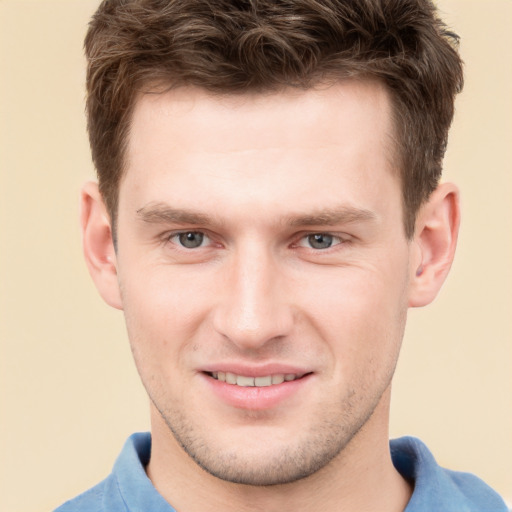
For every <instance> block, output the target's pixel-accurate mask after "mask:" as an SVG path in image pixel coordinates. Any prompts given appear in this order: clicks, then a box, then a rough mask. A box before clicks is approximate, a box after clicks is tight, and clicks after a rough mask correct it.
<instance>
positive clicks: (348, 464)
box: [147, 390, 411, 512]
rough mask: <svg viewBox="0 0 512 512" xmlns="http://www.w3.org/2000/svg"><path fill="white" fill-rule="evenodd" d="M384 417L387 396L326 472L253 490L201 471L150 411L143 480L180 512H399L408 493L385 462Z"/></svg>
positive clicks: (386, 418) (386, 408) (386, 414)
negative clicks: (148, 456)
mask: <svg viewBox="0 0 512 512" xmlns="http://www.w3.org/2000/svg"><path fill="white" fill-rule="evenodd" d="M388 411H389V390H388V392H387V393H386V395H385V396H384V397H383V400H382V401H381V404H379V406H378V407H377V409H376V410H375V412H374V414H373V416H372V417H371V418H370V420H369V421H368V422H367V424H365V426H364V427H363V428H362V429H361V430H360V431H359V432H358V434H357V435H356V436H355V437H354V438H353V439H352V440H351V441H350V443H349V444H348V445H347V446H346V447H345V448H344V450H343V451H342V452H341V453H340V454H339V455H338V456H337V457H335V458H334V459H333V460H332V461H331V462H330V463H329V464H327V466H325V467H324V468H322V469H321V470H319V471H317V472H316V473H315V474H313V475H311V476H309V477H307V478H303V479H301V480H298V481H296V482H293V483H289V484H284V485H273V486H264V487H258V486H250V485H241V484H234V483H231V482H226V481H223V480H220V479H218V478H216V477H214V476H212V475H210V474H209V473H207V472H206V471H204V470H203V469H201V468H200V467H199V466H198V465H197V464H196V463H195V462H194V461H193V460H192V459H191V458H190V457H189V456H188V455H187V454H186V453H185V452H184V451H183V449H182V448H181V446H180V445H179V444H178V443H177V442H176V440H175V439H174V437H173V435H172V433H171V432H170V431H169V429H168V427H167V425H166V424H165V422H164V421H163V419H162V418H161V416H160V414H159V413H158V412H157V411H156V410H155V409H154V407H152V411H151V416H152V418H151V424H152V450H151V460H150V463H149V464H148V467H147V474H148V477H149V478H150V479H151V481H152V482H153V485H154V486H155V487H156V489H157V490H158V491H159V492H160V494H161V495H162V496H163V497H164V498H165V499H166V500H167V501H168V502H169V503H170V504H171V505H172V506H173V507H174V508H175V509H176V510H179V511H180V512H210V511H211V512H213V511H217V510H219V509H220V510H223V511H224V512H255V511H260V510H265V511H267V512H288V511H290V512H291V511H294V512H305V511H311V510H322V511H323V512H331V511H332V512H334V511H340V510H347V511H358V512H370V511H372V512H401V511H403V510H404V509H405V507H406V505H407V502H408V501H409V498H410V496H411V488H410V485H409V484H408V483H407V482H406V481H405V480H404V479H403V478H402V477H401V476H400V474H399V473H398V472H397V471H396V469H395V468H394V466H393V463H392V460H391V455H390V451H389V440H388V429H387V422H388ZM383 426H384V428H383ZM376 432H377V433H378V435H377V434H376Z"/></svg>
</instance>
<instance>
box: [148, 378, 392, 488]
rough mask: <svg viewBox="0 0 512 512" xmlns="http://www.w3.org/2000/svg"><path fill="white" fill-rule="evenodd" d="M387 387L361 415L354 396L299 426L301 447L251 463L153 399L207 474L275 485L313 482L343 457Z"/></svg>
mask: <svg viewBox="0 0 512 512" xmlns="http://www.w3.org/2000/svg"><path fill="white" fill-rule="evenodd" d="M390 381H391V379H389V383H390ZM389 383H388V385H389ZM387 387H388V386H387V385H386V386H384V389H383V391H382V392H381V393H380V394H378V395H377V396H375V397H374V400H373V401H372V402H371V403H370V406H369V407H368V406H367V408H366V410H364V411H363V413H362V414H361V413H360V414H357V413H356V412H355V411H356V410H357V404H356V402H357V400H361V399H362V397H361V396H359V397H358V395H357V393H355V392H351V393H349V395H348V397H346V398H345V399H344V404H343V407H342V408H341V411H340V412H338V413H337V414H334V413H331V414H329V415H328V416H327V417H325V418H323V419H322V421H321V422H319V423H317V424H314V425H311V426H310V427H309V428H308V430H306V431H304V426H303V425H298V426H297V436H296V437H294V438H293V441H295V445H291V444H292V443H290V444H288V445H284V444H283V446H282V449H281V450H274V452H273V453H272V455H271V456H269V455H268V454H265V455H261V456H260V457H259V458H255V457H254V456H253V457H251V458H250V459H249V458H248V457H247V456H246V455H242V454H241V453H239V452H237V449H236V447H233V450H232V451H230V452H227V451H226V450H215V449H214V448H212V446H210V445H209V443H208V442H207V440H206V439H204V438H202V436H201V435H200V434H199V433H198V432H197V431H196V429H195V428H194V426H193V425H192V424H191V422H190V421H189V419H187V418H186V417H185V415H184V414H183V413H182V412H179V411H176V410H173V411H167V412H164V411H162V409H161V408H160V407H158V405H157V404H156V403H155V401H154V400H153V399H151V400H152V402H153V404H154V406H155V408H156V409H157V411H158V412H159V414H160V415H161V417H162V418H163V420H164V422H165V424H166V425H167V427H168V428H169V430H170V433H171V434H172V436H173V437H174V439H175V440H176V442H177V443H178V444H179V445H180V446H181V448H182V449H183V450H184V452H185V453H186V454H187V455H188V456H189V457H190V458H191V459H192V460H193V461H194V462H195V463H196V464H197V465H198V466H199V467H200V468H202V469H203V470H205V471H206V472H207V473H209V474H210V475H212V476H214V477H217V478H219V479H221V480H223V481H226V482H230V483H233V484H244V485H251V486H274V485H283V484H290V483H293V482H296V481H298V480H301V479H304V478H307V477H309V476H311V475H313V474H314V473H316V472H318V471H319V470H321V469H322V468H324V467H325V466H327V465H328V464H329V463H330V462H331V461H332V460H333V459H335V458H336V457H338V456H339V455H340V454H341V453H342V452H343V450H344V449H345V448H346V447H347V445H348V444H349V443H350V442H351V441H352V440H353V439H354V438H355V437H356V436H357V434H358V433H359V432H360V431H361V429H362V428H363V427H364V425H365V424H366V423H367V422H368V420H369V419H370V418H371V416H372V415H373V413H374V411H375V409H376V407H377V405H378V403H379V401H380V399H381V398H382V395H383V393H384V391H385V389H387ZM301 437H302V440H299V438H301ZM297 441H298V444H297ZM262 459H263V460H262Z"/></svg>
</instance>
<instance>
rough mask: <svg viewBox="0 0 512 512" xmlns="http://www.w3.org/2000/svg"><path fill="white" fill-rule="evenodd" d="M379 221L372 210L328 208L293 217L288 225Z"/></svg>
mask: <svg viewBox="0 0 512 512" xmlns="http://www.w3.org/2000/svg"><path fill="white" fill-rule="evenodd" d="M375 220H377V215H376V214H375V213H374V212H372V211H371V210H366V209H364V208H356V207H353V206H341V207H339V208H326V209H322V210H319V211H317V212H315V213H311V214H306V215H299V216H297V217H291V218H290V219H289V220H288V224H289V225H290V226H293V227H297V226H335V225H337V224H349V223H353V222H368V221H375Z"/></svg>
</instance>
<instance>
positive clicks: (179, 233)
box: [164, 230, 350, 252]
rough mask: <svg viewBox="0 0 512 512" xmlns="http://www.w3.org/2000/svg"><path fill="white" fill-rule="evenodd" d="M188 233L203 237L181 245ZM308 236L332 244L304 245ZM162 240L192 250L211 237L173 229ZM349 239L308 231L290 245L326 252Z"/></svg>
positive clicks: (198, 231)
mask: <svg viewBox="0 0 512 512" xmlns="http://www.w3.org/2000/svg"><path fill="white" fill-rule="evenodd" d="M188 234H194V235H201V236H202V237H203V239H202V240H201V242H200V245H198V246H197V247H185V246H184V245H183V243H181V242H180V241H179V239H178V237H180V236H183V235H188ZM310 237H318V238H319V240H318V242H319V243H320V244H321V243H322V238H330V239H332V241H333V244H332V245H330V246H328V247H324V248H315V247H311V245H306V243H307V240H308V238H310ZM173 239H178V240H176V241H173ZM205 239H206V241H209V242H210V243H209V244H207V245H206V246H205V245H203V242H204V241H205ZM164 241H165V242H170V243H171V244H173V245H175V246H177V247H178V250H185V251H193V250H194V249H200V248H205V247H208V246H209V245H210V244H211V243H212V237H210V236H209V235H208V233H207V232H205V231H201V230H183V231H173V232H172V233H166V234H165V236H164ZM349 241H350V239H349V237H348V236H344V235H335V234H333V233H329V232H324V231H315V232H309V233H302V234H301V235H300V237H299V238H298V241H297V242H294V243H293V244H292V247H303V248H305V249H309V250H312V251H314V252H327V251H329V250H330V249H333V248H335V247H337V246H339V245H344V244H347V243H348V242H349ZM310 242H311V240H310Z"/></svg>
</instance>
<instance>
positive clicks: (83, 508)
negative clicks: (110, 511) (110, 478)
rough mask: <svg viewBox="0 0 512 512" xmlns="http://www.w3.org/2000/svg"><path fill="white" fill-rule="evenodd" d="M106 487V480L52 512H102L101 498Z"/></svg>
mask: <svg viewBox="0 0 512 512" xmlns="http://www.w3.org/2000/svg"><path fill="white" fill-rule="evenodd" d="M106 485H107V479H106V480H103V481H102V482H100V483H99V484H97V485H95V486H94V487H92V488H91V489H89V490H88V491H85V492H84V493H82V494H80V495H79V496H76V497H75V498H73V499H71V500H69V501H66V503H64V504H62V505H61V506H60V507H58V508H57V509H55V511H54V512H103V496H104V494H105V487H106Z"/></svg>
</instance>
